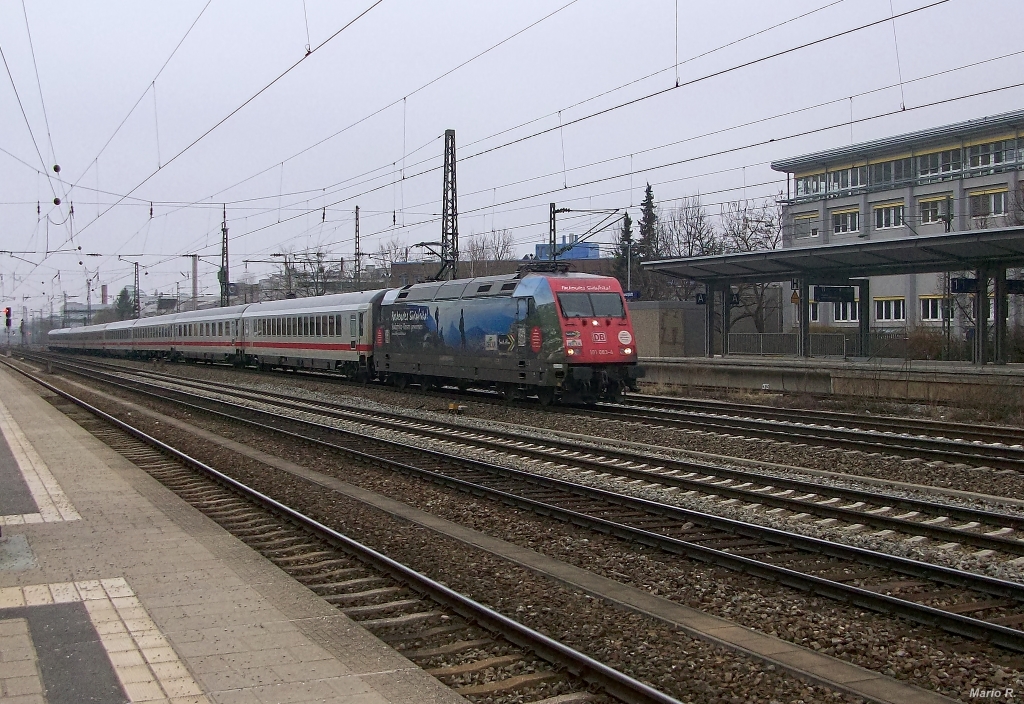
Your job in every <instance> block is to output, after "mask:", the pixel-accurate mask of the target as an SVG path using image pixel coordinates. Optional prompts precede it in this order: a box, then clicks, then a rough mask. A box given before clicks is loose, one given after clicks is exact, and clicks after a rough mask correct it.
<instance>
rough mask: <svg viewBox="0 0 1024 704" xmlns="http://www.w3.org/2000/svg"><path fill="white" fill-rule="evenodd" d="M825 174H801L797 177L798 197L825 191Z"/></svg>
mask: <svg viewBox="0 0 1024 704" xmlns="http://www.w3.org/2000/svg"><path fill="white" fill-rule="evenodd" d="M824 186H825V174H814V175H813V176H801V177H800V178H798V179H796V197H797V198H803V197H805V196H813V195H818V194H819V193H821V192H822V191H824Z"/></svg>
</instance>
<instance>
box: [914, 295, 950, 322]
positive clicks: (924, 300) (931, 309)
mask: <svg viewBox="0 0 1024 704" xmlns="http://www.w3.org/2000/svg"><path fill="white" fill-rule="evenodd" d="M952 313H953V308H952V306H950V305H949V301H947V300H945V299H943V298H940V297H936V296H921V320H924V321H930V322H936V321H939V320H942V318H943V316H945V317H946V319H947V320H950V319H952V317H953V315H952Z"/></svg>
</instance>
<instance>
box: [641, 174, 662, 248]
mask: <svg viewBox="0 0 1024 704" xmlns="http://www.w3.org/2000/svg"><path fill="white" fill-rule="evenodd" d="M658 234H659V232H658V209H657V206H655V204H654V189H653V188H651V184H649V183H648V184H647V190H646V191H644V200H643V202H642V203H641V204H640V239H639V241H638V242H637V248H638V249H639V250H640V256H641V258H643V259H654V258H655V257H657V256H659V255H660V254H661V246H660V244H659V241H658V240H659V237H658Z"/></svg>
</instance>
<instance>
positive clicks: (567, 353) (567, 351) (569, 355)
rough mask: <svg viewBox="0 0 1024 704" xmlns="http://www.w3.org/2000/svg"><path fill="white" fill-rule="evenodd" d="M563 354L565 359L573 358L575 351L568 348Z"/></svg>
mask: <svg viewBox="0 0 1024 704" xmlns="http://www.w3.org/2000/svg"><path fill="white" fill-rule="evenodd" d="M565 354H566V356H567V357H572V356H575V354H576V350H574V349H573V348H572V347H570V348H569V349H567V350H566V351H565Z"/></svg>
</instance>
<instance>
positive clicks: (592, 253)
mask: <svg viewBox="0 0 1024 704" xmlns="http://www.w3.org/2000/svg"><path fill="white" fill-rule="evenodd" d="M556 251H557V253H558V258H559V259H600V258H601V250H600V248H599V246H598V244H597V242H580V241H579V239H578V237H577V236H576V235H569V240H568V242H567V241H566V239H565V235H562V244H560V245H558V247H557V250H556ZM534 256H535V257H536V258H537V259H551V245H548V244H538V245H537V246H536V252H535V254H534Z"/></svg>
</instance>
